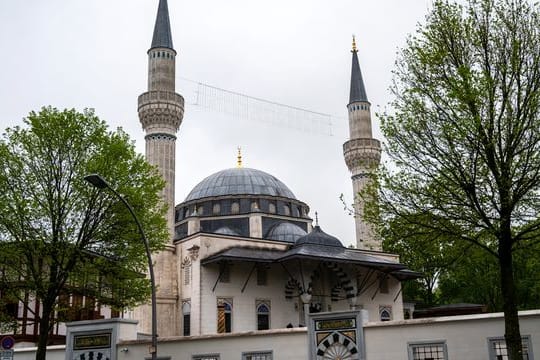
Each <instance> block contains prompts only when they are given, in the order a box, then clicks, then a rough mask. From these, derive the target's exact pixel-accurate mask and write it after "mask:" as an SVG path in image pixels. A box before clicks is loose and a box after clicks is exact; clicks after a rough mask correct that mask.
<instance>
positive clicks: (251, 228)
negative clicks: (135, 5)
mask: <svg viewBox="0 0 540 360" xmlns="http://www.w3.org/2000/svg"><path fill="white" fill-rule="evenodd" d="M176 55H177V53H176V51H175V49H174V47H173V40H172V34H171V29H170V21H169V13H168V7H167V1H166V0H160V2H159V7H158V13H157V19H156V23H155V28H154V34H153V38H152V44H151V47H150V50H148V91H147V92H145V93H143V94H142V95H140V96H139V101H138V111H139V118H140V122H141V124H142V127H143V129H144V131H145V133H146V136H145V140H146V158H147V160H148V161H149V162H150V163H152V164H154V165H156V166H157V167H158V168H159V170H160V173H161V174H162V176H163V177H164V179H165V180H166V183H167V184H166V188H165V190H164V192H163V198H164V200H165V202H166V203H167V204H168V205H169V213H168V214H167V216H168V219H167V220H168V226H169V232H170V235H171V236H170V242H169V243H168V245H167V248H166V250H165V251H163V252H161V253H160V254H158V255H157V256H156V258H155V261H156V265H155V272H156V279H157V288H158V293H157V303H158V326H159V328H158V333H159V334H160V337H163V336H177V335H184V336H187V335H205V334H215V333H231V332H232V333H234V332H242V331H250V330H266V329H279V328H287V327H289V328H290V327H301V326H304V325H305V324H306V314H308V313H314V312H321V311H322V312H328V311H339V310H348V309H365V310H367V313H368V314H369V319H370V320H373V321H375V320H382V321H385V320H392V319H395V320H399V319H403V302H402V298H401V281H404V280H407V279H411V278H415V277H417V276H418V274H417V273H414V272H412V271H410V270H408V269H406V267H405V266H404V265H403V264H401V263H399V259H398V257H397V256H396V255H394V254H388V253H384V252H382V251H381V242H380V239H378V238H377V237H376V236H375V235H374V232H373V230H372V227H371V226H370V225H369V224H368V223H365V222H364V221H363V219H362V212H363V206H362V201H361V199H360V198H357V200H356V201H355V204H354V207H355V212H356V214H357V216H356V217H355V225H356V237H357V239H356V240H357V241H356V243H357V248H356V249H350V248H346V247H344V246H343V244H342V242H341V241H340V240H339V239H337V238H335V237H333V236H331V235H329V234H327V233H325V232H324V231H323V229H322V226H320V225H319V224H318V219H315V224H314V225H313V219H312V218H311V216H310V209H309V206H308V204H306V203H304V202H303V201H301V200H300V199H297V198H296V196H295V195H294V193H293V191H292V190H291V189H289V188H288V187H287V185H285V184H284V183H283V182H282V181H280V180H279V179H277V178H276V177H274V176H272V175H271V174H268V173H266V172H264V171H262V170H258V169H251V168H245V167H243V166H242V158H241V154H240V153H239V154H238V163H237V167H235V168H230V169H224V170H222V171H219V172H217V173H215V174H211V175H209V176H208V177H206V178H205V179H203V180H202V181H201V182H200V183H199V184H197V185H196V186H195V187H194V188H193V190H191V192H190V193H189V194H188V195H187V197H186V198H185V199H184V201H183V202H181V203H179V204H176V203H175V196H174V194H175V189H174V183H175V147H176V133H177V131H178V129H179V127H180V125H181V123H182V119H183V115H184V100H183V98H182V96H181V95H180V94H177V93H176V92H175V61H176ZM347 109H348V115H349V129H350V139H349V140H348V141H346V142H345V143H344V145H343V153H344V158H345V162H346V164H347V166H348V168H349V170H350V171H351V173H352V183H353V191H354V193H355V194H358V193H360V192H362V190H363V189H364V188H365V187H366V186H367V184H368V182H369V181H370V180H369V179H370V177H369V172H370V171H373V170H374V169H376V168H377V166H378V164H379V161H380V156H381V145H380V142H379V141H378V140H376V139H374V138H373V137H372V131H371V114H370V112H371V110H370V102H369V101H368V98H367V95H366V90H365V86H364V82H363V79H362V73H361V71H360V65H359V62H358V56H357V48H356V44H355V43H354V40H353V48H352V71H351V84H350V98H349V102H348V104H347ZM181 173H186V172H184V171H181ZM131 316H133V318H135V319H138V320H139V321H140V330H141V331H142V332H149V331H150V315H149V309H148V307H147V306H143V307H141V308H138V309H137V310H136V311H135V312H133V313H132V314H131Z"/></svg>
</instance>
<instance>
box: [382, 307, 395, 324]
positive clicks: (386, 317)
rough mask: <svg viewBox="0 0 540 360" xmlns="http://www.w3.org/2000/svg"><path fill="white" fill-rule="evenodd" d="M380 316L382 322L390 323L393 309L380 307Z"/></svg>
mask: <svg viewBox="0 0 540 360" xmlns="http://www.w3.org/2000/svg"><path fill="white" fill-rule="evenodd" d="M379 316H380V319H381V321H390V320H392V307H390V306H380V307H379Z"/></svg>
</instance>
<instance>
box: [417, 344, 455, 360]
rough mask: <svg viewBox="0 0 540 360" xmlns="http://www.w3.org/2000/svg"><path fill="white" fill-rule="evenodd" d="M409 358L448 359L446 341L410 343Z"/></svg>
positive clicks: (424, 359)
mask: <svg viewBox="0 0 540 360" xmlns="http://www.w3.org/2000/svg"><path fill="white" fill-rule="evenodd" d="M409 360H448V351H447V349H446V342H445V341H433V342H421V343H409Z"/></svg>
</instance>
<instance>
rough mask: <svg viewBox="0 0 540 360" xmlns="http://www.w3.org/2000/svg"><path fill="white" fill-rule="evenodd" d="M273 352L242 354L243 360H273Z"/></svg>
mask: <svg viewBox="0 0 540 360" xmlns="http://www.w3.org/2000/svg"><path fill="white" fill-rule="evenodd" d="M273 358H274V357H273V356H272V351H260V352H246V353H243V354H242V360H272V359H273Z"/></svg>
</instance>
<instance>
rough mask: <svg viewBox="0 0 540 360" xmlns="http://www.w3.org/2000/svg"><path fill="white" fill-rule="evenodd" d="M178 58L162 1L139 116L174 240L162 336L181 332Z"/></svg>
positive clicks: (161, 288) (144, 320) (162, 280)
mask: <svg viewBox="0 0 540 360" xmlns="http://www.w3.org/2000/svg"><path fill="white" fill-rule="evenodd" d="M175 58H176V51H175V50H174V48H173V43H172V35H171V25H170V21H169V10H168V6H167V0H160V1H159V7H158V12H157V17H156V24H155V27H154V35H153V38H152V45H151V47H150V50H148V91H147V92H145V93H143V94H141V95H140V96H139V107H138V109H139V119H140V121H141V124H142V128H143V130H144V131H145V133H146V136H145V140H146V160H147V161H148V162H149V163H150V164H153V165H156V166H157V168H158V169H159V172H160V174H161V176H163V179H164V180H165V188H164V190H163V192H162V196H163V201H164V202H165V204H167V206H168V210H167V215H166V216H167V226H168V229H169V234H170V236H169V243H168V244H167V247H166V248H165V250H163V251H162V252H160V253H159V254H157V255H156V256H155V257H154V261H155V265H154V267H155V270H154V271H155V275H156V285H157V288H158V290H157V305H158V307H157V311H158V317H157V318H158V334H159V336H173V335H176V334H177V329H176V326H177V325H176V324H177V323H178V321H176V320H177V309H178V300H177V299H178V290H177V285H176V272H177V271H176V265H175V264H176V261H175V254H174V247H173V245H172V241H173V238H174V185H175V182H174V181H175V153H176V133H177V131H178V128H179V127H180V124H181V123H182V118H183V116H184V98H183V97H182V96H181V95H179V94H177V93H176V92H175V61H176V60H175ZM138 310H140V311H142V312H143V313H142V314H138V316H139V318H140V327H141V330H143V331H148V330H149V329H150V316H149V314H150V312H149V311H148V309H147V307H145V306H143V307H140V308H139V309H138Z"/></svg>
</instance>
